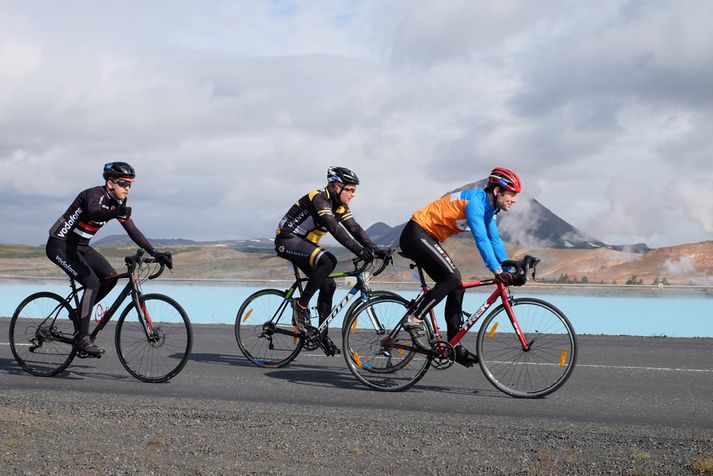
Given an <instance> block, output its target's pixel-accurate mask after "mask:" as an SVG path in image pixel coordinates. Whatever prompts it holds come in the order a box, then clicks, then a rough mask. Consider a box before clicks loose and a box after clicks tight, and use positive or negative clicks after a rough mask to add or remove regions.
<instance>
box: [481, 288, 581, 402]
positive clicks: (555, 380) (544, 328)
mask: <svg viewBox="0 0 713 476" xmlns="http://www.w3.org/2000/svg"><path fill="white" fill-rule="evenodd" d="M512 310H513V313H514V314H515V316H516V318H517V323H518V325H519V326H520V329H521V330H522V333H523V335H524V336H525V340H526V341H527V343H528V348H527V350H523V347H522V345H521V343H520V340H519V339H518V337H517V334H516V333H515V329H514V327H513V324H512V322H511V320H510V317H509V316H508V314H507V311H506V310H505V307H504V306H503V305H502V304H501V305H500V306H498V307H497V308H496V309H495V310H493V311H492V312H491V313H490V314H489V315H488V317H486V318H485V321H483V324H482V326H481V327H480V331H479V332H478V346H477V348H478V359H479V361H480V368H481V369H482V370H483V373H484V374H485V377H486V378H487V379H488V380H489V381H490V383H492V384H493V385H494V386H495V387H497V388H498V389H499V390H501V391H503V392H505V393H507V394H508V395H511V396H513V397H519V398H539V397H544V396H545V395H549V394H550V393H552V392H554V391H555V390H557V389H558V388H560V387H561V386H562V385H564V383H565V382H566V381H567V379H568V378H569V376H570V375H571V374H572V371H573V370H574V365H575V362H576V361H577V341H576V337H575V334H574V329H573V328H572V325H571V324H570V322H569V321H568V320H567V317H566V316H565V315H564V314H563V313H562V312H561V311H560V310H559V309H557V308H556V307H554V306H553V305H551V304H549V303H547V302H545V301H542V300H539V299H533V298H520V299H514V300H513V301H512Z"/></svg>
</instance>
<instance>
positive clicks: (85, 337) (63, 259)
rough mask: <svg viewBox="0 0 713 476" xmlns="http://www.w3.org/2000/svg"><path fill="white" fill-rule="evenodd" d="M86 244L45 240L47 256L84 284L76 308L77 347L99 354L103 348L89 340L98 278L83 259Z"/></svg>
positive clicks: (97, 292)
mask: <svg viewBox="0 0 713 476" xmlns="http://www.w3.org/2000/svg"><path fill="white" fill-rule="evenodd" d="M86 249H89V247H88V246H79V245H76V244H73V243H69V242H67V241H64V240H59V239H56V238H50V239H49V240H48V241H47V247H46V253H47V256H48V257H49V258H50V260H52V262H54V263H55V264H56V265H57V266H59V267H60V268H61V269H62V270H63V271H64V272H65V273H67V275H69V276H70V277H71V278H72V279H74V280H75V281H77V282H79V283H80V284H81V285H83V286H84V293H83V294H82V299H81V301H80V303H79V309H78V310H77V313H78V316H77V319H78V321H79V333H78V335H77V337H76V339H77V344H78V345H79V348H80V349H81V350H83V351H85V352H87V353H89V354H92V355H100V354H101V353H103V352H104V351H103V349H100V348H99V347H97V346H95V345H94V344H93V343H92V342H91V340H89V322H90V318H91V315H92V309H93V308H94V304H95V303H96V298H97V296H98V294H99V288H100V284H101V283H100V280H99V277H98V276H97V274H96V273H95V272H94V270H93V269H92V267H91V265H90V264H89V263H88V262H87V261H86V260H85V259H84V256H83V255H84V252H86Z"/></svg>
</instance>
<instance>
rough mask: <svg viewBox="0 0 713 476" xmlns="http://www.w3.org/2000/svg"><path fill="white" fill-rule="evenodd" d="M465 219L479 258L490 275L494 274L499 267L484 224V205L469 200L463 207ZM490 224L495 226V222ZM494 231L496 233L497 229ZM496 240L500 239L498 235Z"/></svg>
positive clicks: (475, 200) (492, 221) (479, 201)
mask: <svg viewBox="0 0 713 476" xmlns="http://www.w3.org/2000/svg"><path fill="white" fill-rule="evenodd" d="M465 218H466V221H467V222H468V226H469V227H470V232H471V233H472V234H473V239H475V245H476V247H477V248H478V252H479V253H480V257H481V258H483V261H484V262H485V267H486V268H488V269H489V270H490V272H491V273H496V272H497V271H498V270H500V269H501V267H500V261H499V260H498V258H497V256H496V252H495V250H494V249H493V243H492V240H491V237H490V232H489V230H488V228H487V227H486V224H485V204H484V203H483V202H482V201H481V200H478V199H473V200H470V201H469V202H468V204H467V205H466V207H465ZM491 224H492V225H491V226H495V220H491ZM495 231H496V232H497V227H496V228H495ZM498 238H500V235H498ZM501 244H502V241H501ZM503 250H504V248H503Z"/></svg>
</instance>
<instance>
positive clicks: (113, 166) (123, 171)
mask: <svg viewBox="0 0 713 476" xmlns="http://www.w3.org/2000/svg"><path fill="white" fill-rule="evenodd" d="M102 176H103V177H104V180H108V179H110V178H130V179H132V178H135V177H136V172H134V168H133V167H132V166H131V165H129V164H127V163H126V162H109V163H108V164H104V173H103V174H102Z"/></svg>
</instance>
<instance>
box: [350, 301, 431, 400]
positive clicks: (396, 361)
mask: <svg viewBox="0 0 713 476" xmlns="http://www.w3.org/2000/svg"><path fill="white" fill-rule="evenodd" d="M407 311H408V301H406V300H405V299H403V298H401V297H399V296H380V297H376V298H374V299H369V300H368V301H367V302H365V303H363V304H362V305H361V306H359V307H358V308H357V309H355V310H354V312H353V313H352V314H351V315H350V316H349V318H348V322H347V325H346V327H345V332H344V360H345V361H346V363H347V367H348V368H349V370H350V371H351V373H352V374H354V376H355V377H356V378H357V380H359V381H360V382H361V383H363V384H364V385H366V386H367V387H370V388H373V389H375V390H382V391H387V392H397V391H401V390H406V389H407V388H409V387H411V386H412V385H414V384H415V383H416V382H418V381H419V380H421V378H422V377H423V376H424V374H425V373H426V371H427V370H428V367H429V366H430V365H431V357H430V356H429V355H426V354H424V353H420V352H417V351H416V349H415V348H414V347H413V343H412V342H411V336H410V335H409V334H408V332H406V331H404V330H403V329H401V328H400V327H401V319H402V318H403V317H404V316H405V315H406V312H407ZM395 328H398V331H397V332H395V333H394V332H393V331H394V329H395Z"/></svg>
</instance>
